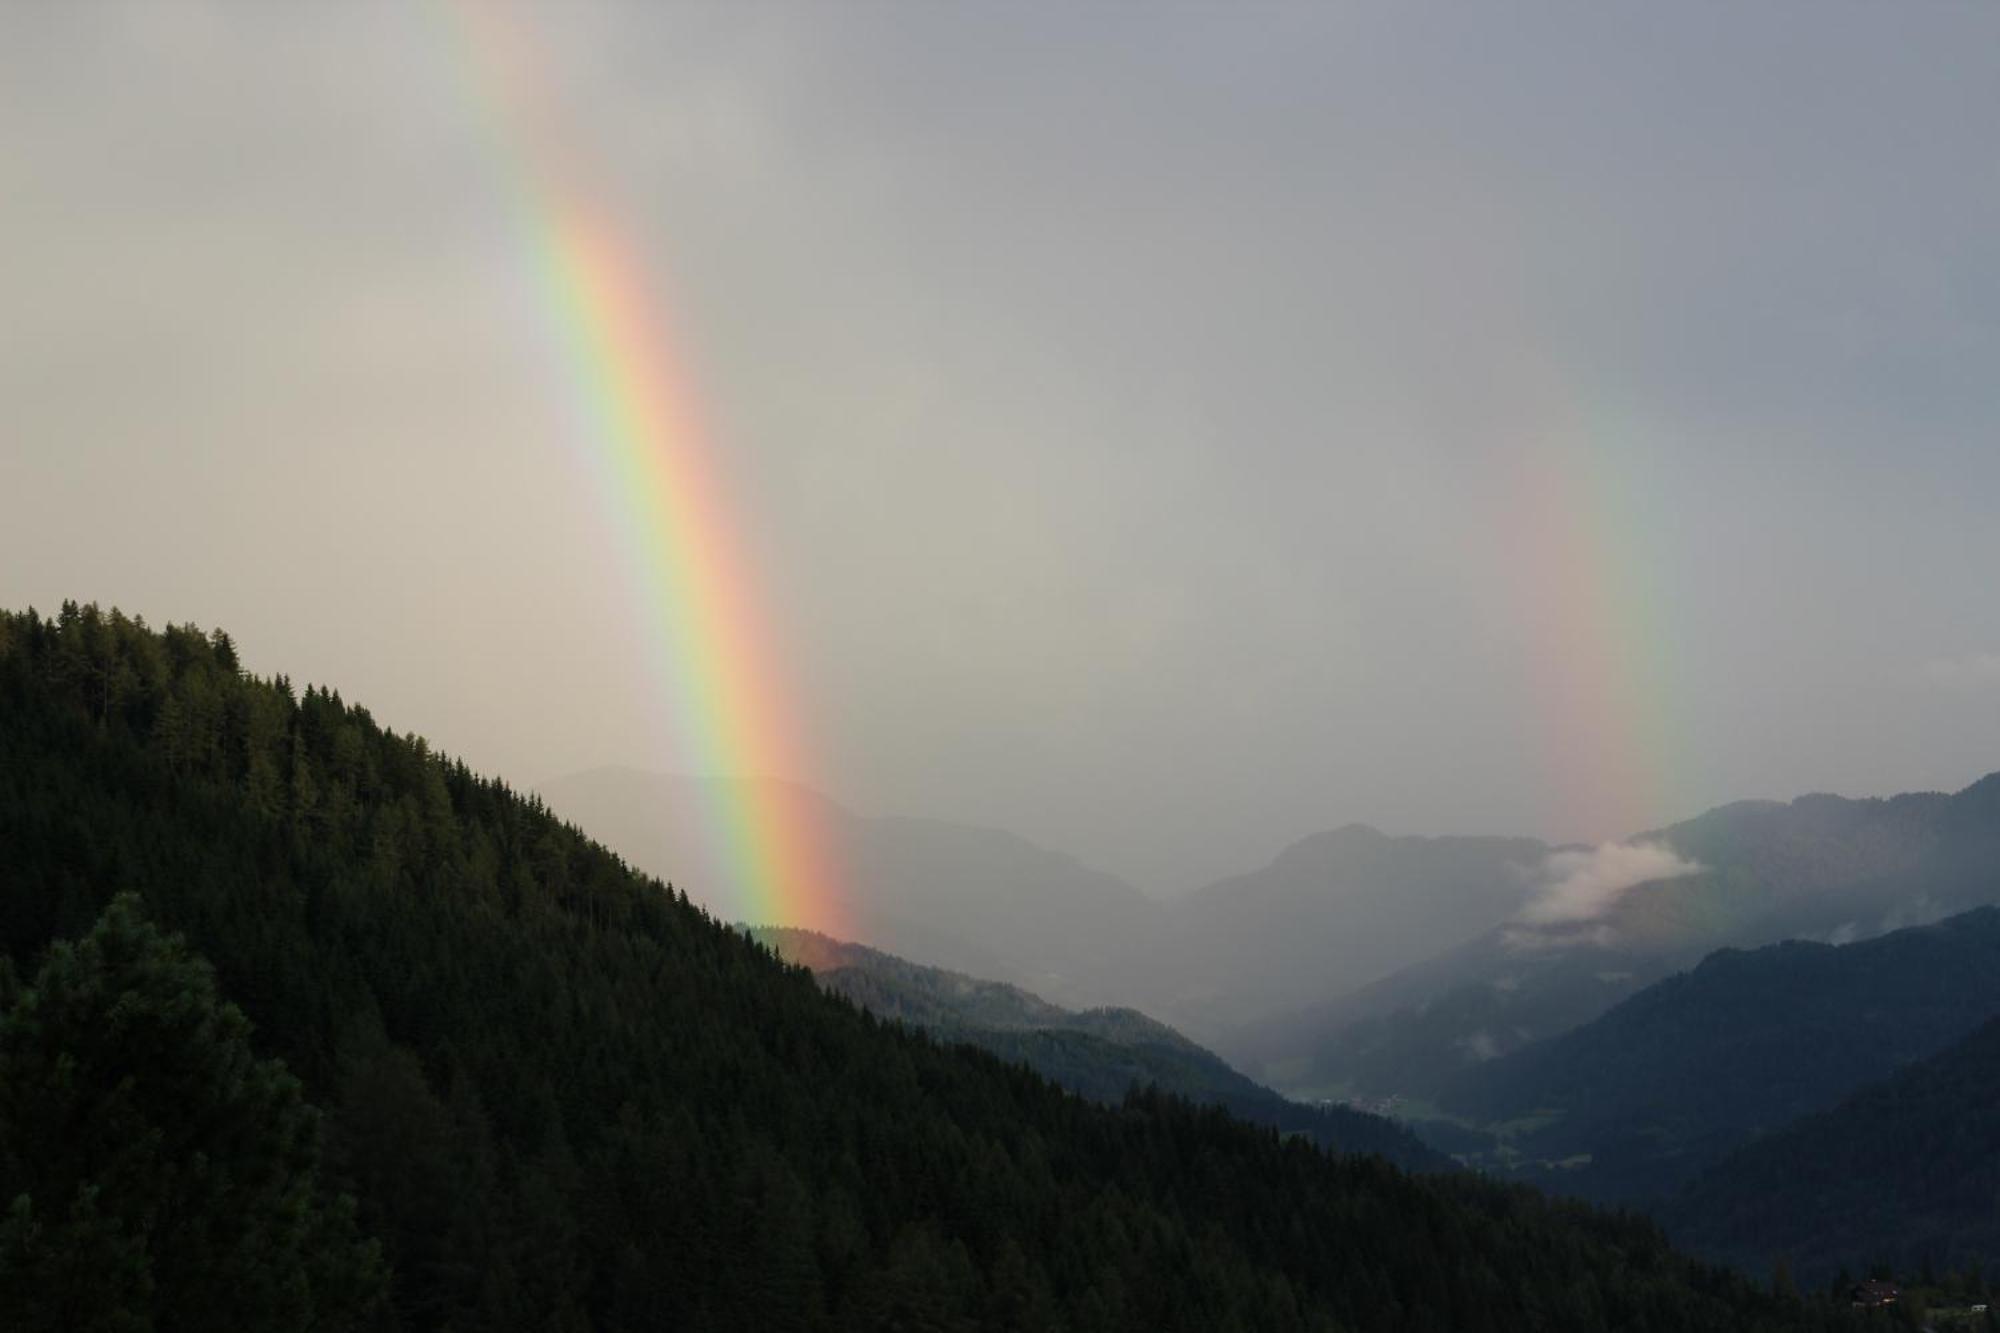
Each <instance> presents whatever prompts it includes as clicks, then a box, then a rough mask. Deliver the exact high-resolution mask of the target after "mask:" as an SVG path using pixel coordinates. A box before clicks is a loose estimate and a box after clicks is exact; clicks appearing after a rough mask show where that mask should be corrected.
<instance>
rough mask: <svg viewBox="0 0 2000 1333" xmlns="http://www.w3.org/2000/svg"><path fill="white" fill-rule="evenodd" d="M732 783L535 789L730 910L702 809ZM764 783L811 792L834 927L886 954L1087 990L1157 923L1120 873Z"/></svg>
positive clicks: (982, 833)
mask: <svg viewBox="0 0 2000 1333" xmlns="http://www.w3.org/2000/svg"><path fill="white" fill-rule="evenodd" d="M732 785H737V784H733V783H729V782H724V781H720V780H715V779H696V778H687V777H679V776H674V775H669V774H659V773H647V772H644V771H641V770H637V769H629V768H599V769H593V770H591V771H589V772H586V773H579V774H575V775H572V776H570V777H566V778H559V779H556V780H554V781H550V782H545V783H542V784H540V787H539V790H540V792H541V794H542V796H543V797H544V799H546V800H547V801H548V802H549V804H550V806H551V807H553V808H554V809H555V810H556V811H557V812H558V813H560V814H562V815H563V816H564V817H566V818H568V819H570V820H572V821H574V822H575V823H576V824H577V825H578V826H580V827H581V828H583V829H584V830H585V831H587V832H588V833H590V834H591V835H592V836H593V837H596V838H600V839H602V840H603V841H604V842H605V844H606V845H608V846H610V847H612V848H614V849H616V850H617V851H618V852H619V853H620V854H621V855H623V856H624V857H626V858H627V859H628V860H630V861H631V862H632V863H633V864H634V865H636V866H638V867H640V868H641V869H643V870H646V871H649V872H651V873H653V874H655V875H658V876H660V877H661V878H662V879H668V880H671V881H672V882H673V883H674V884H675V886H676V887H679V888H683V889H685V890H686V891H687V892H688V893H689V894H691V895H692V896H693V897H694V898H695V900H696V901H699V902H704V903H707V904H709V905H710V906H711V907H712V908H713V910H715V911H716V912H717V913H718V914H719V915H722V916H724V917H728V916H732V915H738V914H739V913H737V912H735V911H733V910H732V908H731V903H732V902H733V901H736V898H735V897H734V895H735V894H736V892H737V888H736V885H737V879H736V876H737V874H738V871H737V867H735V866H734V865H733V864H731V863H730V862H729V859H728V857H727V855H725V854H718V852H717V850H716V849H715V847H714V845H713V841H712V838H711V835H710V827H711V822H712V821H711V817H710V814H709V811H710V809H711V808H712V806H713V805H714V804H715V803H716V802H718V801H721V800H725V799H729V798H730V796H731V793H730V792H729V791H728V790H727V789H728V788H729V787H730V786H732ZM767 786H772V787H775V788H776V789H777V792H776V794H777V795H778V797H779V798H780V799H782V800H784V801H790V802H804V803H810V804H811V805H812V807H813V814H814V815H815V817H816V818H818V819H820V820H823V821H825V823H826V825H827V826H828V827H829V828H830V829H831V830H832V833H833V838H832V840H831V841H832V844H833V846H834V847H835V848H837V849H838V853H837V854H838V855H839V857H840V862H841V863H840V875H841V879H842V880H843V882H844V884H845V885H846V888H847V892H848V897H847V900H846V902H845V903H844V904H843V905H842V911H843V913H844V915H845V917H846V922H845V928H846V929H848V930H851V931H852V933H853V934H854V935H855V936H856V937H858V938H859V939H861V940H863V941H865V942H867V943H868V944H870V945H872V946H874V947H876V948H880V949H883V950H885V951H887V952H890V953H893V954H896V955H898V956H901V957H906V958H912V959H916V960H919V961H921V962H924V963H928V964H932V965H935V966H939V967H946V968H951V969H953V970H957V971H962V972H966V973H969V974H973V975H978V976H990V977H998V978H1001V979H1003V980H1006V981H1009V982H1015V983H1019V984H1022V985H1027V986H1032V987H1034V988H1036V989H1037V990H1039V991H1042V992H1044V993H1047V994H1051V995H1055V996H1058V997H1060V998H1062V999H1064V1000H1067V1001H1070V1002H1073V1003H1098V1002H1102V1001H1103V1000H1105V999H1107V998H1110V996H1109V993H1108V991H1107V987H1106V981H1107V978H1106V966H1105V960H1106V959H1108V958H1110V957H1112V956H1114V955H1116V954H1118V953H1119V952H1120V951H1122V950H1123V949H1125V948H1126V947H1128V945H1129V944H1130V943H1131V942H1132V941H1134V940H1143V939H1148V938H1152V937H1155V936H1156V935H1157V934H1158V933H1159V931H1160V929H1161V926H1162V923H1163V919H1164V918H1163V910H1162V908H1161V906H1160V905H1159V904H1158V903H1156V902H1154V901H1153V900H1152V899H1150V898H1148V897H1147V896H1146V895H1145V894H1143V893H1141V892H1140V891H1139V890H1138V889H1136V888H1134V887H1133V886H1132V885H1130V884H1127V883H1125V882H1124V881H1123V880H1121V879H1118V878H1117V877H1116V876H1113V875H1108V874H1105V873H1103V872H1102V871H1098V870H1093V869H1091V868H1090V867H1088V866H1085V865H1083V864H1081V863H1080V862H1078V861H1076V860H1074V859H1073V858H1071V857H1068V856H1064V855H1062V854H1060V853H1057V852H1051V851H1048V850H1047V849H1045V848H1041V847H1037V846H1036V845H1035V844H1033V843H1031V842H1029V841H1028V840H1027V839H1025V838H1020V837H1016V836H1015V835H1014V834H1011V833H1007V832H1003V831H1001V830H998V829H988V828H978V827H973V826H968V825H961V824H952V823H947V822H944V821H942V820H933V819H912V818H901V817H896V818H875V817H869V816H863V815H857V814H855V813H853V812H852V811H849V810H847V809H846V808H844V807H842V806H840V805H838V804H836V803H835V802H833V801H831V800H828V799H827V798H826V797H824V796H822V795H820V794H819V793H817V792H814V791H812V790H811V789H809V788H805V787H800V786H796V785H791V784H767ZM746 924H750V925H759V926H761V925H788V924H791V923H789V922H766V921H750V922H747V923H746Z"/></svg>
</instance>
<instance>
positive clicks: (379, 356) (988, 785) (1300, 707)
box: [0, 0, 2000, 889]
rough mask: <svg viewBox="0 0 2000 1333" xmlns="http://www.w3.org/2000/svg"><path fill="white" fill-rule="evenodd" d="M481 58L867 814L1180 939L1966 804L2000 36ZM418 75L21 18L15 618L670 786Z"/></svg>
mask: <svg viewBox="0 0 2000 1333" xmlns="http://www.w3.org/2000/svg"><path fill="white" fill-rule="evenodd" d="M524 13H525V21H526V23H527V24H528V26H529V28H530V29H531V30H532V32H533V33H534V34H535V35H536V37H537V38H538V40H539V41H540V43H541V46H542V48H543V49H542V52H541V59H542V60H543V61H544V63H545V72H546V75H547V77H548V78H549V79H550V80H551V81H552V83H553V85H554V87H555V88H556V89H557V91H558V93H559V95H560V97H561V99H562V111H563V113H564V114H565V115H566V116H567V117H568V118H569V120H570V122H571V127H572V132H573V136H574V139H575V141H576V142H577V143H579V144H582V145H585V146H587V149H588V151H589V153H590V154H591V155H592V156H593V157H594V158H595V160H596V162H597V165H598V168H599V170H600V172H601V173H602V175H603V176H604V178H605V179H607V180H609V181H610V182H612V184H613V188H614V189H615V192H616V195H617V198H618V201H619V206H620V207H621V208H622V209H624V210H625V219H626V222H627V224H628V226H629V227H630V228H631V230H632V231H633V233H634V234H635V235H637V236H639V237H641V238H642V239H643V241H644V242H645V245H646V247H647V250H648V259H649V262H650V263H651V264H652V265H653V266H654V274H653V278H654V281H655V283H656V284H657V290H656V291H655V292H654V295H656V296H657V297H658V298H659V299H661V300H662V301H663V302H664V303H665V305H666V307H667V309H668V310H669V313H670V317H671V318H672V320H673V322H674V324H675V327H676V330H677V333H678V336H679V339H680V341H681V343H682V344H683V347H684V354H685V357H686V360H687V367H686V370H687V373H688V375H689V378H690V379H691V381H692V382H693V383H694V384H695V385H696V386H697V387H698V389H699V391H700V393H701V396H702V399H703V404H704V407H705V410H706V413H707V416H708V418H709V421H710V424H711V427H712V433H713V435H714V437H715V441H716V444H717V447H718V449H719V450H720V453H721V459H722V468H723V471H724V474H725V478H726V481H727V483H728V486H729V489H730V491H731V493H732V495H733V496H734V501H735V508H736V510H737V512H738V516H739V518H740V520H741V523H742V525H743V540H744V542H745V543H746V544H747V545H748V546H749V547H750V548H751V549H752V551H753V552H754V554H755V556H756V558H757V560H758V561H759V562H760V564H761V566H762V568H763V570H764V576H765V583H766V585H767V592H768V602H769V608H768V610H769V614H770V616H771V618H772V620H773V622H774V623H775V625H776V626H777V629H778V632H779V634H780V635H781V636H782V638H783V639H784V641H785V642H786V643H787V644H788V645H789V647H790V650H791V662H790V668H791V674H792V678H793V681H794V685H795V689H796V693H797V696H798V702H799V706H800V709H801V711H802V712H803V713H804V714H805V715H806V716H807V717H808V718H809V719H810V721H811V723H812V725H813V727H814V728H815V730H816V732H817V734H818V736H819V742H820V743H819V758H820V766H819V770H818V771H816V772H811V773H802V774H797V775H794V776H799V777H803V778H807V779H809V780H812V781H814V782H816V783H817V784H819V785H821V786H823V787H824V788H825V789H827V790H828V791H829V792H830V793H831V794H832V795H834V796H836V797H837V798H838V799H841V800H842V801H844V802H846V803H848V804H849V805H851V806H854V807H855V808H857V809H860V810H862V811H864V812H871V813H915V814H933V815H940V816H945V817H949V818H956V819H962V820H967V821H973V822H981V823H992V824H998V825H1002V826H1005V827H1009V828H1012V829H1014V830H1016V831H1018V832H1021V833H1023V834H1026V835H1028V836H1030V837H1033V838H1035V839H1037V840H1039V841H1042V842H1045V843H1047V844H1050V845H1052V846H1055V847H1058V848H1061V849H1064V850H1068V851H1072V852H1075V853H1077V854H1079V855H1081V856H1083V857H1084V858H1085V859H1087V860H1091V861H1093V862H1095V863H1098V864H1101V865H1103V866H1104V867H1106V868H1107V869H1111V870H1115V871H1118V872H1121V873H1124V874H1127V875H1129V876H1132V877H1134V878H1135V879H1137V880H1138V881H1140V882H1141V883H1142V884H1144V885H1146V886H1148V887H1152V888H1159V889H1175V888H1184V887H1188V886H1190V885H1192V884H1194V883H1196V882H1199V881H1201V880H1205V879H1207V878H1210V877H1213V876H1216V875H1220V874H1222V873H1225V872H1230V871H1236V870H1241V869H1245V868H1248V867H1250V866H1253V865H1255V864H1258V863H1261V862H1262V861H1263V860H1265V859H1267V858H1268V857H1269V856H1270V855H1271V854H1272V853H1274V852H1275V851H1276V850H1277V849H1278V847H1279V846H1280V845H1282V844H1283V843H1284V842H1286V841H1289V840H1290V839H1292V838H1294V837H1296V836H1299V835H1302V834H1304V833H1307V832H1309V831H1312V830H1314V829H1319V828H1324V827H1329V826H1332V825H1335V824H1339V823H1344V822H1347V821H1350V820H1366V821H1370V822H1373V823H1376V824H1379V825H1381V826H1383V827H1385V828H1387V829H1389V830H1391V831H1398V832H1445V831H1480V832H1486V831H1493V832H1526V833H1535V834H1541V835H1544V836H1549V837H1557V838H1586V837H1587V838H1598V837H1607V836H1611V835H1615V834H1621V833H1627V832H1632V831H1636V830H1637V829H1639V828H1643V827H1647V826H1650V825H1655V824H1658V823H1662V822H1666V821H1669V820H1672V819H1677V818H1682V817H1685V816H1687V815H1690V814H1693V813H1695V812H1697V811H1698V810H1700V809H1702V808H1704V807H1705V806H1708V805H1710V804H1714V803H1717V802H1720V801H1723V800H1726V799H1732V798H1736V797H1741V796H1750V795H1771V796H1790V795H1794V794H1797V793H1799V792H1801V791H1807V790H1815V789H1825V790H1836V791H1842V792H1845V793H1848V794H1856V795H1860V794H1872V793H1885V792H1890V791H1895V790H1900V789H1905V788H1919V787H1923V788H1931V787H1942V788H1948V787H1955V786H1958V785H1961V784H1963V783H1964V782H1966V781H1968V780H1970V779H1971V778H1973V777H1975V776H1977V775H1979V774H1981V773H1983V772H1985V771H1987V770H1990V769H1995V768H2000V241H1996V238H2000V152H1996V150H1995V141H1996V134H2000V7H1996V6H1994V5H1991V4H1986V3H1968V4H1964V5H1952V4H1945V3H1922V4H1909V5H1884V4H1878V3H1870V4H1857V5H1840V4H1832V3H1826V0H1810V2H1803V3H1796V4H1759V5H1743V4H1702V3H1684V4H1629V5H1624V4H1605V3H1579V4H1576V5H1567V6H1534V5H1506V6H1501V5H1483V6H1467V5H1439V6H1435V7H1427V6H1423V5H1416V4H1410V3H1407V2H1405V0H1397V2H1396V3H1386V4H1381V5H1370V6H1353V5H1337V4H1330V3H1329V4H1323V5H1312V6H1297V7H1261V8H1260V7H1257V6H1254V5H1252V6H1245V5H1220V4H1217V5H1212V6H1207V5H1204V6H1171V5H1169V6H1147V5H1140V4H1137V3H1124V2H1122V0H1121V2H1120V3H1104V4H1099V5H1095V6H1092V5H1078V4H1075V3H1069V2H1067V0H1066V2H1065V3H1061V4H1057V3H1053V2H1051V3H1028V4H1007V5H999V4H986V5H966V6H953V5H946V4H935V3H922V4H919V3H914V2H913V3H908V4H900V5H860V4H841V3H835V2H834V0H811V2H810V3H806V4H801V5H798V6H795V7H786V6H781V5H778V4H775V3H765V2H764V0H752V2H750V3H732V4H717V5H712V6H692V7H688V6H676V5H671V4H664V3H651V4H646V5H643V6H634V7H632V8H629V9H627V8H617V7H584V6H580V5H576V4H551V5H547V6H543V7H539V8H534V7H530V8H527V9H526V10H525V11H524ZM459 40H460V39H459V38H457V37H455V36H454V35H453V29H452V26H451V24H450V23H449V22H448V21H447V20H446V19H445V17H444V10H443V8H442V7H441V6H433V5H428V4H395V5H384V6H369V5H353V4H340V5H334V4H299V5H294V6H286V5H272V4H259V5H243V6H240V7H235V6H209V5H199V6H174V5H168V4H145V5H140V6H135V7H131V8H118V7H114V6H113V5H110V4H83V5H77V4H58V3H54V2H53V0H47V2H38V0H21V2H19V3H14V4H8V5H5V6H4V7H0V604H5V605H9V606H16V607H18V606H21V605H24V604H35V605H38V606H41V607H43V608H45V609H48V608H52V607H53V606H54V604H55V603H57V602H58V601H59V600H60V599H61V598H63V597H65V596H69V597H76V598H79V599H95V600H97V601H100V602H104V603H116V604H118V605H121V606H123V607H125V608H127V609H128V610H131V611H136V612H140V613H142V614H144V615H145V616H147V618H148V619H149V620H152V621H154V622H156V623H157V622H160V621H164V620H175V621H181V620H189V619H192V620H195V621H199V622H201V623H203V624H216V623H220V624H223V625H225V626H227V627H228V628H230V629H231V630H232V631H233V632H234V633H235V634H236V635H237V637H238V639H239V641H240V642H241V643H242V644H243V645H244V647H245V650H246V655H247V657H248V660H249V662H250V664H251V665H252V666H253V667H254V668H255V669H257V670H259V671H273V670H283V671H286V672H288V673H289V674H291V675H292V676H293V678H294V679H295V680H298V681H305V680H315V681H328V682H332V683H334V684H336V685H338V686H339V687H340V688H341V690H342V691H343V693H345V694H346V695H347V696H348V697H350V698H357V699H361V700H363V701H365V702H367V703H369V705H370V706H371V707H372V708H373V709H374V711H375V713H376V714H377V716H378V717H380V718H382V719H383V720H385V721H386V722H388V723H390V724H391V725H394V726H397V727H398V728H415V729H417V730H421V731H423V732H424V733H425V734H427V735H428V736H430V737H431V738H432V739H433V740H434V741H435V742H437V743H438V744H440V745H442V746H444V747H445V748H447V749H450V750H452V751H454V752H457V753H459V754H462V755H464V756H465V757H466V758H467V759H468V760H469V761H470V762H472V763H473V764H475V765H476V766H478V767H480V768H484V769H490V770H495V771H499V772H501V773H504V774H506V775H509V776H511V777H513V778H515V779H517V780H519V781H522V782H527V783H531V782H533V781H535V780H537V779H539V778H542V777H546V776H553V775H555V774H559V773H562V772H565V771H569V770H573V769H577V768H581V767H585V766H590V765H595V764H599V763H606V762H622V763H630V764H639V765H644V766H647V767H654V768H666V769H672V768H678V767H683V766H684V763H683V757H682V756H677V755H676V754H674V753H672V752H671V751H670V749H669V747H668V746H667V745H666V744H665V742H664V741H663V739H662V736H661V733H660V731H659V730H658V729H657V728H656V727H654V726H653V725H652V724H651V723H650V722H649V721H648V719H649V718H651V717H652V716H653V715H654V714H655V713H656V712H657V705H658V701H659V700H660V699H661V698H662V697H664V696H665V694H666V689H667V687H666V686H665V685H664V684H663V683H662V682H661V681H660V680H658V679H657V678H656V677H655V676H654V675H652V674H651V673H650V672H649V670H648V668H647V667H646V666H645V665H644V664H643V662H642V660H641V658H640V657H639V656H638V655H637V653H636V652H635V645H636V644H638V643H640V642H642V641H643V635H642V633H641V632H640V631H639V629H638V628H636V627H635V625H634V621H635V618H637V617H643V616H645V615H647V614H651V612H649V611H648V610H647V609H646V608H645V607H644V606H643V605H642V604H641V602H640V601H639V600H638V598H637V597H636V595H635V592H634V583H633V581H632V579H631V577H630V571H629V570H628V569H627V568H626V567H625V564H624V557H623V555H622V553H621V549H620V547H619V546H618V544H617V542H616V541H614V540H613V539H612V538H611V536H610V535H609V533H608V531H607V527H608V524H607V512H606V509H605V506H604V504H603V502H602V498H601V497H600V495H599V494H598V493H597V492H596V491H595V490H594V489H593V482H592V480H591V477H590V475H589V472H588V469H587V468H586V467H585V466H584V465H583V463H582V462H581V460H580V455H579V452H578V451H579V449H580V448H581V447H582V446H581V445H580V443H579V441H578V440H577V439H576V438H575V426H574V416H573V414H572V413H571V411H570V405H569V401H568V394H567V390H566V388H565V386H564V383H563V381H562V377H561V375H560V373H559V371H558V369H557V367H556V366H555V364H554V361H553V358H552V356H551V353H550V347H549V331H548V328H547V326H546V321H545V319H544V318H543V317H542V316H541V315H540V314H539V313H538V308H537V304H536V297H535V290H534V286H533V280H532V274H531V271H530V268H529V264H528V261H527V259H526V257H525V254H524V250H523V247H522V244H521V239H520V236H519V234H518V232H517V230H516V228H515V226H514V222H513V220H512V219H511V218H510V216H509V214H508V211H507V208H506V204H505V199H506V193H505V191H506V182H505V176H504V170H503V167H504V164H503V163H502V162H501V161H500V158H499V154H498V153H496V149H495V143H494V139H493V136H492V130H493V125H492V123H491V122H490V121H489V120H488V119H487V118H486V117H485V116H484V114H483V113H482V112H480V111H479V110H478V109H477V108H476V106H475V104H474V102H473V101H472V100H471V99H470V98H469V97H468V95H467V93H466V91H465V78H464V75H465V67H466V58H465V53H464V51H463V50H462V49H460V45H459Z"/></svg>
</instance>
